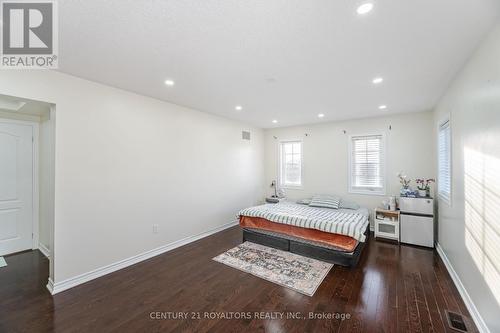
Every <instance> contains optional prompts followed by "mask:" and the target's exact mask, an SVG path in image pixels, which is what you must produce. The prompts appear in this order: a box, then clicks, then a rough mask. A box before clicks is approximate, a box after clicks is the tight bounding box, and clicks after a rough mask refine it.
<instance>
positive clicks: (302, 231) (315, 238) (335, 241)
mask: <svg viewBox="0 0 500 333" xmlns="http://www.w3.org/2000/svg"><path fill="white" fill-rule="evenodd" d="M240 226H241V227H242V228H246V229H257V230H265V231H268V232H275V233H278V234H285V235H289V236H293V237H297V238H300V239H304V240H308V241H311V242H315V243H321V244H323V245H326V246H328V247H329V248H333V249H335V250H338V251H342V252H353V251H354V249H355V248H356V246H357V245H358V241H357V240H355V239H354V238H352V237H349V236H344V235H339V234H333V233H330V232H324V231H320V230H315V229H307V228H301V227H296V226H293V225H287V224H281V223H276V222H272V221H269V220H266V219H263V218H261V217H250V216H240Z"/></svg>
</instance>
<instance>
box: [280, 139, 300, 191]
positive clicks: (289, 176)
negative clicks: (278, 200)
mask: <svg viewBox="0 0 500 333" xmlns="http://www.w3.org/2000/svg"><path fill="white" fill-rule="evenodd" d="M279 178H280V185H281V186H285V187H286V186H292V187H293V186H302V142H301V141H286V142H281V143H280V170H279Z"/></svg>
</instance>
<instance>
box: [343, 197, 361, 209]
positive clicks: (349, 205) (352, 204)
mask: <svg viewBox="0 0 500 333" xmlns="http://www.w3.org/2000/svg"><path fill="white" fill-rule="evenodd" d="M339 207H340V208H344V209H354V210H358V209H359V208H360V206H359V205H358V204H357V203H355V202H354V201H347V200H344V199H342V200H340V206H339Z"/></svg>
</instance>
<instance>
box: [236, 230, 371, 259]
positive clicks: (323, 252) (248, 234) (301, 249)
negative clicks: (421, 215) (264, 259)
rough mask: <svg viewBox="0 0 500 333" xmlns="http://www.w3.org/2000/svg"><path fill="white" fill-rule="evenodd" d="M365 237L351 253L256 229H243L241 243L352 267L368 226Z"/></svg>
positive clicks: (362, 246)
mask: <svg viewBox="0 0 500 333" xmlns="http://www.w3.org/2000/svg"><path fill="white" fill-rule="evenodd" d="M365 235H366V241H365V242H363V243H361V242H360V243H358V245H357V246H356V248H355V249H354V251H353V252H343V251H339V250H335V249H333V248H328V247H325V246H321V244H318V243H315V242H309V241H305V240H300V239H298V238H296V237H291V236H288V235H285V234H277V233H273V234H269V233H265V232H260V231H259V230H258V229H248V228H243V242H246V241H248V242H252V243H257V244H261V245H265V246H269V247H273V248H275V249H279V250H283V251H289V252H292V253H295V254H299V255H303V256H305V257H309V258H313V259H318V260H322V261H326V262H330V263H332V264H336V265H341V266H346V267H354V266H356V264H357V263H358V261H359V258H360V256H361V253H362V252H363V249H364V247H365V245H366V243H367V242H368V240H369V236H370V227H369V226H368V227H367V228H366V231H365Z"/></svg>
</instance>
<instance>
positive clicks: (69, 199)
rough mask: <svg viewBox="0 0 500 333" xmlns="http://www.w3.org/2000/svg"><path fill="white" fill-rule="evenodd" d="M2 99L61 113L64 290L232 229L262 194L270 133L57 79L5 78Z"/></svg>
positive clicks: (39, 74) (59, 218) (60, 265)
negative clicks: (169, 247) (77, 280)
mask: <svg viewBox="0 0 500 333" xmlns="http://www.w3.org/2000/svg"><path fill="white" fill-rule="evenodd" d="M158 84H162V83H161V82H159V83H158ZM0 93H1V94H6V95H12V96H19V97H24V98H30V99H34V100H41V101H45V102H50V103H54V104H55V105H56V118H57V121H56V126H55V165H54V167H55V212H54V215H55V222H54V229H55V230H54V234H55V239H54V248H53V251H54V260H55V262H54V276H53V279H54V282H55V283H56V284H57V283H58V282H61V281H64V280H66V279H68V278H72V277H75V276H76V275H79V274H82V273H86V272H89V271H91V270H93V269H97V268H100V267H102V266H105V265H108V264H111V263H114V262H117V261H119V260H122V259H125V258H129V257H131V256H134V255H137V254H139V253H142V252H145V251H148V250H151V249H154V248H157V247H159V246H162V245H165V244H168V243H171V242H174V241H176V240H180V239H182V238H185V237H187V236H193V235H196V234H200V233H202V232H205V231H209V230H211V229H214V228H216V227H219V226H221V225H223V224H226V223H228V222H231V221H233V220H234V219H235V215H236V213H237V212H238V210H239V209H241V208H242V207H247V206H250V205H253V204H254V203H256V202H257V201H258V200H260V199H261V197H262V195H263V185H262V184H263V162H262V155H263V133H262V130H259V129H255V128H250V127H248V126H247V125H245V124H242V123H239V122H235V121H231V120H227V119H224V118H220V117H216V116H213V115H210V114H206V113H202V112H198V111H195V110H192V109H188V108H184V107H180V106H177V105H173V104H170V103H165V102H162V101H159V100H155V99H152V98H147V97H144V96H140V95H136V94H133V93H129V92H126V91H123V90H119V89H114V88H111V87H108V86H104V85H101V84H97V83H93V82H90V81H86V80H82V79H78V78H75V77H71V76H68V75H65V74H62V73H58V72H53V71H2V75H1V76H0ZM242 130H250V131H251V132H252V140H251V141H243V140H242V139H241V131H242ZM153 224H158V225H159V233H158V234H153V227H152V225H153Z"/></svg>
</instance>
